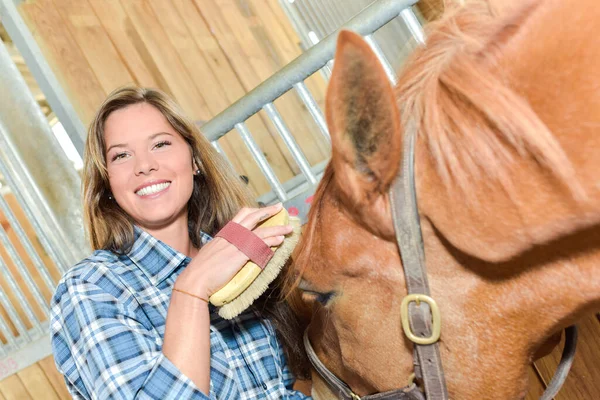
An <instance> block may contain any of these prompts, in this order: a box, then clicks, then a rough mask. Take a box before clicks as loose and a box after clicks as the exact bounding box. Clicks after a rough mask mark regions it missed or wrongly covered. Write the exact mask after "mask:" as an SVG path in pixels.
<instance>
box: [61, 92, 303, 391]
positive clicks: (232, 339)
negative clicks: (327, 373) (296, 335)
mask: <svg viewBox="0 0 600 400" xmlns="http://www.w3.org/2000/svg"><path fill="white" fill-rule="evenodd" d="M83 197H84V213H85V223H86V229H87V232H88V234H89V238H90V242H91V245H92V248H93V249H94V250H95V252H94V253H93V254H92V255H91V256H89V257H87V258H86V259H84V260H82V261H81V262H79V263H78V264H77V265H75V266H74V267H73V268H72V269H71V270H70V271H68V272H67V273H66V274H65V276H64V277H63V278H62V280H61V282H60V283H59V285H58V287H57V289H56V292H55V294H54V297H53V300H52V322H51V330H52V347H53V352H54V357H55V360H56V364H57V367H58V370H59V371H60V372H61V373H62V374H63V375H64V376H65V380H66V384H67V387H68V388H69V391H70V392H71V394H72V395H73V396H74V398H78V399H79V398H83V399H89V398H102V399H105V398H110V399H130V398H151V399H166V398H175V397H177V398H179V399H187V398H193V399H203V398H211V399H218V398H223V399H225V398H227V399H230V398H235V399H249V398H257V397H259V398H267V399H280V398H292V399H299V398H304V395H302V394H301V393H299V392H296V391H294V390H292V385H293V383H294V379H293V376H292V374H291V373H290V372H289V369H288V367H287V364H286V357H285V355H284V353H283V350H282V348H281V346H280V345H279V342H278V340H277V335H276V333H275V331H276V330H277V331H279V332H281V331H283V330H285V327H284V326H279V325H277V322H276V321H273V322H272V321H271V320H269V319H267V318H266V315H267V314H266V313H265V312H264V311H265V310H266V311H267V312H271V313H273V310H274V309H275V307H277V306H276V305H272V304H270V303H269V301H268V298H271V297H270V296H272V295H273V293H267V295H266V296H265V298H266V299H267V300H264V301H261V302H259V303H261V304H262V305H263V307H264V308H261V312H259V311H258V307H255V308H251V309H249V310H247V311H245V312H243V313H241V314H240V315H239V316H238V317H236V318H234V319H232V320H229V321H225V320H223V319H221V318H220V317H219V315H218V314H217V312H216V309H215V308H214V307H213V306H212V305H209V304H208V301H207V300H206V299H208V298H209V297H210V296H211V295H212V294H213V293H215V292H216V291H217V290H219V289H220V288H221V287H223V286H224V285H225V284H226V283H227V282H229V281H230V280H231V279H232V277H233V276H234V275H235V274H236V273H237V272H238V271H239V270H240V268H241V267H242V266H243V265H244V264H245V263H246V262H247V261H248V256H247V255H246V254H244V253H243V252H242V251H240V250H238V247H236V245H235V244H236V243H230V242H229V241H228V240H226V239H223V238H222V237H218V236H219V234H218V233H219V231H220V230H221V228H223V226H225V224H229V223H232V222H233V223H235V224H237V225H238V229H243V230H246V231H248V232H247V234H248V235H250V236H252V235H254V236H256V237H257V238H254V239H256V240H254V243H256V242H257V241H258V243H259V244H261V245H263V246H265V247H266V248H267V249H268V248H269V247H273V246H278V245H280V244H281V243H282V242H283V239H284V236H285V235H287V234H289V233H291V231H292V228H291V226H288V225H286V226H269V227H266V226H261V227H258V228H257V225H258V224H259V223H260V222H261V221H263V220H265V219H267V218H268V217H270V216H272V215H274V214H276V213H278V212H279V211H280V210H281V208H282V206H281V204H277V205H274V206H270V207H266V208H263V209H257V208H249V206H252V205H253V201H252V200H251V196H250V195H249V193H248V192H247V190H246V188H245V186H243V184H242V182H241V180H239V179H238V178H237V177H236V176H235V175H234V174H233V171H231V170H230V169H229V167H228V166H227V164H225V162H224V161H223V160H222V159H221V158H220V156H219V155H218V154H217V153H216V151H215V150H214V149H213V148H212V146H211V145H210V143H209V142H208V141H207V140H206V139H205V138H204V137H203V136H202V134H200V132H199V131H198V130H197V128H196V127H195V125H194V124H193V123H191V122H190V121H189V120H188V119H187V118H186V117H185V116H183V114H182V113H181V112H180V111H179V108H178V107H177V105H176V104H175V103H174V102H173V101H171V100H170V99H169V98H168V97H167V96H166V95H164V94H163V93H161V92H159V91H156V90H151V89H143V88H137V87H126V88H123V89H119V90H117V91H115V92H113V93H112V94H111V95H110V96H109V97H108V99H107V100H106V101H105V102H104V103H103V104H102V106H101V107H100V110H99V111H98V112H97V114H96V117H95V118H94V120H93V121H92V123H91V125H90V129H89V134H88V139H87V143H86V150H85V155H84V177H83ZM248 235H247V236H248ZM213 236H217V237H216V238H215V239H212V237H213ZM247 236H246V237H247ZM239 244H240V243H237V245H239ZM272 298H277V296H276V295H275V296H274V297H272ZM278 304H280V305H279V307H282V303H278ZM271 306H272V307H271ZM285 312H286V310H285V309H283V310H281V309H280V310H279V311H277V313H278V315H279V316H281V319H279V320H283V318H286V316H285V315H284V314H285ZM270 315H273V314H270ZM288 320H289V319H288ZM276 328H277V329H276ZM256 349H260V352H257V351H256ZM115 382H119V383H118V384H115Z"/></svg>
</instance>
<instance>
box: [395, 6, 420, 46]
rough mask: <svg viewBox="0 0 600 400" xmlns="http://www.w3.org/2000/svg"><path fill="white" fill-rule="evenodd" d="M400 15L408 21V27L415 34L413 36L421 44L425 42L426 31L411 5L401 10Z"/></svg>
mask: <svg viewBox="0 0 600 400" xmlns="http://www.w3.org/2000/svg"><path fill="white" fill-rule="evenodd" d="M400 17H401V18H402V20H404V23H406V27H407V28H408V30H409V31H410V33H411V34H412V35H413V37H414V38H415V39H416V40H417V42H419V44H421V45H423V44H425V38H426V36H425V31H424V30H423V27H422V26H421V23H420V22H419V19H418V18H417V16H416V15H415V13H414V12H413V10H412V8H411V7H407V8H405V9H403V10H402V11H401V12H400Z"/></svg>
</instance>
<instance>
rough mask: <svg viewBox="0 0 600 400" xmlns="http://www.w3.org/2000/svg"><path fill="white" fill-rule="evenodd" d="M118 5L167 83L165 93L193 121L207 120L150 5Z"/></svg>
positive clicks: (138, 1)
mask: <svg viewBox="0 0 600 400" xmlns="http://www.w3.org/2000/svg"><path fill="white" fill-rule="evenodd" d="M121 4H122V5H123V8H124V9H125V11H126V12H127V15H128V16H129V18H131V21H132V22H133V26H134V28H135V30H136V31H137V32H138V34H139V36H140V38H141V40H142V42H143V43H144V45H145V47H146V48H147V49H148V53H149V54H150V55H151V56H152V59H153V60H154V62H155V63H156V65H157V67H158V69H159V70H160V71H161V72H162V74H163V76H164V79H165V83H166V85H167V86H168V90H167V92H169V93H171V94H172V95H173V96H174V98H175V100H176V101H177V102H178V103H179V104H180V105H181V107H182V108H183V109H184V110H185V112H186V114H187V115H189V116H190V117H191V118H192V119H193V120H202V121H206V120H208V119H209V118H210V112H209V111H208V108H207V105H206V102H205V101H204V99H203V98H202V96H201V95H200V93H199V92H198V89H197V88H196V87H195V86H193V85H190V84H189V82H190V80H191V78H190V76H189V74H188V73H187V71H186V69H185V67H184V66H183V64H182V62H181V60H180V58H179V55H178V54H177V52H176V51H175V49H173V47H172V46H171V45H170V43H168V42H167V41H165V40H164V38H165V37H166V36H167V34H166V32H165V31H164V29H162V27H161V25H160V22H159V19H158V18H157V16H156V15H155V14H154V12H153V10H152V8H151V6H150V4H149V3H148V2H146V1H144V0H123V1H122V2H121Z"/></svg>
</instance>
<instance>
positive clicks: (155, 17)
mask: <svg viewBox="0 0 600 400" xmlns="http://www.w3.org/2000/svg"><path fill="white" fill-rule="evenodd" d="M19 10H20V13H21V15H22V17H23V18H24V20H25V21H26V24H27V25H28V27H29V28H30V30H31V31H32V32H33V34H34V37H35V39H36V41H37V43H38V44H39V45H40V47H41V49H42V52H43V54H44V56H45V57H46V59H47V60H48V62H49V64H50V66H51V68H52V70H53V71H54V72H55V74H56V75H57V77H58V80H59V81H60V83H61V85H62V86H63V88H64V89H65V91H66V93H67V96H68V97H69V99H70V100H71V102H72V103H73V105H74V106H75V109H76V110H77V112H78V114H79V116H80V117H81V119H82V120H83V122H84V124H86V125H87V123H88V122H89V121H90V119H91V118H92V116H93V115H94V112H95V110H96V109H97V107H98V106H99V104H100V103H101V102H102V100H103V99H104V98H105V97H106V95H107V94H108V93H110V92H111V91H112V90H114V89H115V88H117V87H119V86H122V85H124V84H128V83H136V84H138V85H142V86H149V87H156V88H160V89H162V90H164V91H165V92H167V93H169V94H170V95H172V96H173V97H174V98H175V99H176V101H177V102H178V103H179V104H180V105H181V106H182V108H183V109H184V111H185V112H186V113H187V114H188V115H189V116H190V117H191V118H192V119H193V120H195V121H206V120H209V119H210V118H211V117H213V116H215V115H216V114H217V113H219V112H220V111H222V110H223V109H225V108H226V107H227V106H229V105H230V104H232V103H233V102H234V101H236V100H237V99H239V98H240V97H242V96H243V95H244V94H245V93H247V92H248V91H249V90H251V89H252V88H254V87H255V86H257V85H258V84H259V83H261V82H262V81H264V80H265V79H267V78H268V77H269V76H271V75H272V74H273V73H274V72H276V71H277V70H279V69H280V68H281V67H283V66H284V65H285V64H287V63H288V62H290V61H291V60H293V59H294V58H295V57H296V56H298V55H299V54H300V53H301V49H300V47H299V45H298V43H299V40H298V39H297V37H296V34H295V33H294V31H293V29H292V28H291V26H290V24H289V23H288V22H287V18H286V17H285V15H284V14H283V11H282V10H281V8H280V7H279V5H278V3H277V0H174V1H164V0H30V1H27V2H24V3H22V4H21V5H20V6H19ZM307 84H308V86H309V88H310V89H311V91H312V93H313V95H314V96H315V98H316V100H317V102H318V103H319V104H322V103H323V96H324V89H325V82H324V80H323V79H322V78H321V77H320V76H314V77H312V78H311V79H310V80H309V81H308V82H307ZM276 106H277V107H278V109H279V111H280V113H281V114H282V115H283V117H284V119H285V121H286V123H287V124H288V126H289V128H290V130H291V131H292V133H293V134H294V135H295V137H296V140H297V142H298V143H299V144H300V146H301V147H302V148H303V149H304V150H305V152H306V155H307V158H308V160H309V161H310V162H311V163H312V164H313V165H314V164H316V163H318V162H319V161H322V160H324V159H326V158H327V156H328V148H327V145H326V143H325V141H324V140H323V138H322V136H321V134H320V133H319V131H318V129H317V127H316V126H315V125H314V123H313V122H312V119H311V118H310V116H309V114H308V111H307V110H306V109H305V107H304V105H303V104H302V102H301V101H300V100H299V99H298V98H296V96H295V95H294V94H292V93H288V94H287V95H285V96H284V97H283V98H282V99H280V100H279V101H277V102H276ZM248 126H249V128H250V129H251V131H252V133H253V134H254V138H255V139H256V141H257V142H258V144H259V145H260V147H261V149H262V151H263V152H264V154H265V156H266V158H267V160H268V161H269V162H270V164H271V165H272V166H273V168H274V170H275V172H276V173H277V175H278V177H279V178H280V179H281V180H282V181H286V180H287V179H289V178H291V177H292V176H294V175H295V174H297V173H299V169H298V167H297V166H296V164H295V162H294V161H293V159H292V157H291V155H290V153H289V152H288V151H287V149H286V148H285V146H284V144H283V142H282V140H281V139H280V138H279V135H278V134H277V133H276V132H275V129H274V128H273V127H272V126H271V123H270V121H268V120H267V118H266V117H264V116H263V115H257V116H255V117H253V118H252V119H251V120H250V121H249V122H248ZM220 143H221V145H222V147H223V148H224V150H225V151H226V153H227V155H228V157H229V159H230V160H231V162H232V164H233V165H234V167H235V168H236V170H237V172H238V173H239V174H242V175H246V176H248V177H249V178H250V187H251V188H252V189H253V190H254V192H255V194H257V195H260V194H264V193H266V192H268V191H269V190H270V187H269V186H268V184H267V182H266V180H265V179H264V178H263V177H262V174H261V173H260V170H259V169H258V167H257V166H256V164H255V163H254V161H253V160H252V158H251V157H250V155H249V152H248V151H247V150H246V147H245V146H244V144H243V143H242V141H241V139H240V138H239V137H238V135H237V134H232V135H228V136H227V137H226V138H224V139H222V140H221V141H220Z"/></svg>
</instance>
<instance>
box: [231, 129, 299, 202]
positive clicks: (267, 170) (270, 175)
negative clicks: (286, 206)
mask: <svg viewBox="0 0 600 400" xmlns="http://www.w3.org/2000/svg"><path fill="white" fill-rule="evenodd" d="M235 129H236V130H237V131H238V133H239V134H240V136H241V137H242V140H243V141H244V143H245V144H246V146H247V147H248V150H250V153H251V154H252V157H254V160H255V161H256V163H257V164H258V167H259V168H260V170H261V171H262V173H263V175H264V176H265V178H266V179H267V182H269V185H271V189H273V191H274V192H275V194H276V195H277V197H278V198H279V200H280V201H282V202H283V201H286V200H287V195H286V193H285V190H284V189H283V187H282V186H281V182H279V178H277V175H275V171H273V169H272V168H271V166H270V165H269V162H268V161H267V159H266V158H265V156H264V154H263V152H262V151H261V149H260V148H259V147H258V144H256V142H255V141H254V139H253V138H252V135H251V134H250V130H249V129H248V128H247V127H246V124H245V123H243V122H239V123H237V124H235Z"/></svg>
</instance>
